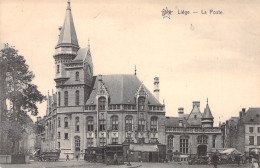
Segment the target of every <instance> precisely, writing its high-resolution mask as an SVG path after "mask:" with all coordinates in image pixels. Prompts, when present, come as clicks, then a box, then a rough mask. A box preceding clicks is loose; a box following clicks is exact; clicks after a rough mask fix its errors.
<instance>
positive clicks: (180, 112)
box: [178, 107, 184, 118]
mask: <svg viewBox="0 0 260 168" xmlns="http://www.w3.org/2000/svg"><path fill="white" fill-rule="evenodd" d="M178 114H179V117H180V118H183V116H184V108H183V107H179V108H178Z"/></svg>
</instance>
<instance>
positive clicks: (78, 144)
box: [75, 136, 80, 148]
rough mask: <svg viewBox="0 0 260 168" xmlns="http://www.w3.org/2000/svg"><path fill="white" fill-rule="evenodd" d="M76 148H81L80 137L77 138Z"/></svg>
mask: <svg viewBox="0 0 260 168" xmlns="http://www.w3.org/2000/svg"><path fill="white" fill-rule="evenodd" d="M75 147H78V148H80V138H79V137H78V136H77V137H75Z"/></svg>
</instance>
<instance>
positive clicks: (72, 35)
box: [55, 0, 79, 49]
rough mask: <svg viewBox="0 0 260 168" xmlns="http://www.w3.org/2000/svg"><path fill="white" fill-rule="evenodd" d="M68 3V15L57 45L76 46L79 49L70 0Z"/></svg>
mask: <svg viewBox="0 0 260 168" xmlns="http://www.w3.org/2000/svg"><path fill="white" fill-rule="evenodd" d="M67 3H68V5H67V9H66V16H65V20H64V23H63V26H62V28H61V30H60V35H59V40H58V44H57V46H56V47H55V48H56V49H57V48H59V47H74V48H77V49H79V44H78V39H77V34H76V30H75V26H74V22H73V17H72V13H71V7H70V0H68V2H67Z"/></svg>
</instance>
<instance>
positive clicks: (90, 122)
mask: <svg viewBox="0 0 260 168" xmlns="http://www.w3.org/2000/svg"><path fill="white" fill-rule="evenodd" d="M87 127H88V128H87V129H88V131H94V120H93V117H88V118H87Z"/></svg>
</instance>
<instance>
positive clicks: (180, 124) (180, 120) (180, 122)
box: [179, 119, 183, 127]
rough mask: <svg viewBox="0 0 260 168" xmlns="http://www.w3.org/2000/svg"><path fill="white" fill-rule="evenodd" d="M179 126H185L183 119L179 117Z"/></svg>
mask: <svg viewBox="0 0 260 168" xmlns="http://www.w3.org/2000/svg"><path fill="white" fill-rule="evenodd" d="M179 126H180V127H182V126H183V122H182V119H179Z"/></svg>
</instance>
